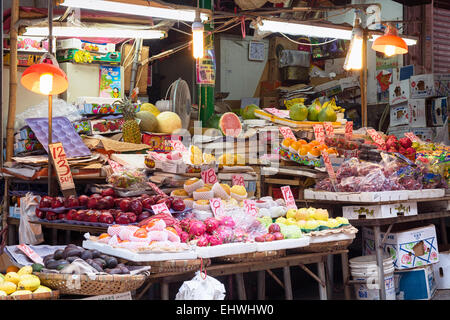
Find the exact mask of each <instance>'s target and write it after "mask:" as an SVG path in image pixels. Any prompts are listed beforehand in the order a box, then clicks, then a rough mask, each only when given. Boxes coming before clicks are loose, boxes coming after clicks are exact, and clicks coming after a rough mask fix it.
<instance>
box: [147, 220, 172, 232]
mask: <svg viewBox="0 0 450 320" xmlns="http://www.w3.org/2000/svg"><path fill="white" fill-rule="evenodd" d="M153 221H154V220H153ZM153 221H152V222H153ZM166 227H167V225H166V222H165V221H164V220H157V221H155V224H154V225H153V226H152V227H150V228H147V227H146V228H145V229H147V231H163V230H165V229H166Z"/></svg>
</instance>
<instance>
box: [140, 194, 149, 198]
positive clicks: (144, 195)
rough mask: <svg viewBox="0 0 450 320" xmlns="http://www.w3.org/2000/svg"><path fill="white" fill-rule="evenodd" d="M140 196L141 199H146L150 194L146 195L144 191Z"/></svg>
mask: <svg viewBox="0 0 450 320" xmlns="http://www.w3.org/2000/svg"><path fill="white" fill-rule="evenodd" d="M141 198H142V199H148V198H150V195H148V194H146V193H143V194H141Z"/></svg>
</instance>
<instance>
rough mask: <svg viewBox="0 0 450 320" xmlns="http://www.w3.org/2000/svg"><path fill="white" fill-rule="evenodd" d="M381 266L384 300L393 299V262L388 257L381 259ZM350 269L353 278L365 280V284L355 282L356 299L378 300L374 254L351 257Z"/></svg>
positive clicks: (376, 269) (378, 292)
mask: <svg viewBox="0 0 450 320" xmlns="http://www.w3.org/2000/svg"><path fill="white" fill-rule="evenodd" d="M383 268H384V285H385V289H386V300H395V282H394V263H393V261H392V259H391V258H390V257H389V258H386V259H384V260H383ZM350 270H351V275H352V278H353V280H363V281H367V283H365V284H355V294H356V299H357V300H380V291H379V289H380V287H379V285H378V283H377V282H378V281H379V280H378V279H379V277H378V268H377V265H376V257H375V255H372V256H361V257H357V258H353V259H351V260H350Z"/></svg>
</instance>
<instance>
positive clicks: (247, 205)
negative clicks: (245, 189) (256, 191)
mask: <svg viewBox="0 0 450 320" xmlns="http://www.w3.org/2000/svg"><path fill="white" fill-rule="evenodd" d="M244 211H245V213H246V214H249V215H251V216H253V217H256V216H257V215H258V209H257V208H256V202H255V200H248V199H246V200H244Z"/></svg>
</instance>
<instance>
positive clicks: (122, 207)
mask: <svg viewBox="0 0 450 320" xmlns="http://www.w3.org/2000/svg"><path fill="white" fill-rule="evenodd" d="M130 204H131V201H130V200H129V199H123V200H122V201H120V205H119V207H120V210H122V211H123V212H127V211H128V210H130Z"/></svg>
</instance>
